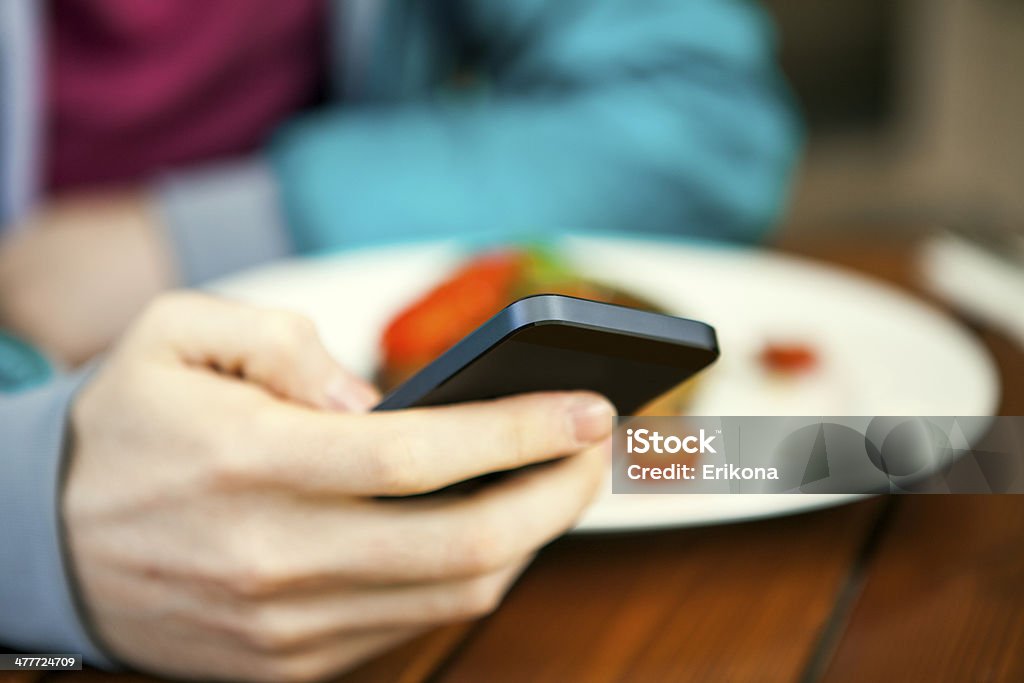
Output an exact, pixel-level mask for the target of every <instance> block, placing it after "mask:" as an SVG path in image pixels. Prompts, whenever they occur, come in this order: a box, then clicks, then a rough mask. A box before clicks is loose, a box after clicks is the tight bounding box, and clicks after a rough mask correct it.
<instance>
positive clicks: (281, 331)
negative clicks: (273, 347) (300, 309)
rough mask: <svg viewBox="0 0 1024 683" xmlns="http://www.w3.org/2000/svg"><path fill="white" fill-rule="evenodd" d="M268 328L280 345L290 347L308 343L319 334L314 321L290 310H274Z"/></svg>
mask: <svg viewBox="0 0 1024 683" xmlns="http://www.w3.org/2000/svg"><path fill="white" fill-rule="evenodd" d="M269 315H270V319H269V321H268V325H267V329H268V331H269V334H270V335H271V337H272V338H273V339H274V340H275V341H276V342H277V344H278V345H279V346H282V347H285V348H289V347H295V346H301V345H304V344H306V343H308V342H309V341H310V340H311V339H315V338H316V336H317V333H316V326H315V325H314V324H313V321H312V320H310V319H309V318H307V317H306V316H304V315H299V314H298V313H292V312H290V311H273V312H271V313H270V314H269Z"/></svg>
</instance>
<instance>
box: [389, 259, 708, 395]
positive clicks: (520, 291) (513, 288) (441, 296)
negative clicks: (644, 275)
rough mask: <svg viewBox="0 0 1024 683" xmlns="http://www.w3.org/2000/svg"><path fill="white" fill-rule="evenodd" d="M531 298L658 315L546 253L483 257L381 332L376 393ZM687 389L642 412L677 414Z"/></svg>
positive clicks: (640, 299) (651, 305) (630, 295)
mask: <svg viewBox="0 0 1024 683" xmlns="http://www.w3.org/2000/svg"><path fill="white" fill-rule="evenodd" d="M534 294H563V295H567V296H576V297H580V298H584V299H594V300H597V301H604V302H607V303H612V304H619V305H622V306H631V307H633V308H641V309H645V310H649V311H655V312H659V313H664V312H666V311H665V310H664V309H662V308H661V307H660V306H658V305H656V304H654V303H652V302H651V301H648V300H646V299H644V298H643V297H640V296H637V295H635V294H633V293H630V292H627V291H625V290H622V289H620V288H618V287H613V286H610V285H608V284H605V283H600V282H596V281H594V280H592V279H589V278H587V277H585V276H583V275H582V274H580V273H578V272H577V271H575V270H574V269H573V268H572V267H571V266H570V265H569V264H568V263H567V262H566V261H565V260H564V259H562V258H561V257H560V256H559V255H558V254H557V253H556V252H554V251H552V250H550V249H546V248H542V247H515V248H506V249H501V250H497V251H491V252H485V253H483V254H480V255H477V256H475V257H473V258H471V259H470V260H469V261H468V262H466V263H465V264H463V265H462V266H461V267H459V268H458V269H457V270H456V271H455V272H454V273H453V274H452V275H451V276H450V277H448V278H447V279H446V280H444V281H443V282H441V283H440V284H439V285H437V286H436V287H434V288H433V289H432V290H430V291H429V292H427V293H426V294H424V295H423V296H421V297H420V298H418V299H417V300H415V301H414V302H413V303H412V304H410V305H409V306H408V307H406V308H405V309H404V310H402V311H401V312H399V314H398V315H397V316H396V317H395V318H394V319H393V320H392V321H391V323H390V324H389V325H388V326H387V328H386V329H385V330H384V334H383V337H382V339H381V350H382V364H381V366H380V368H379V371H378V381H379V382H380V384H381V386H382V388H383V389H384V390H390V389H393V388H394V387H396V386H398V385H399V384H400V383H402V382H403V381H405V380H406V379H408V378H409V377H411V376H412V375H413V374H415V373H416V372H417V371H418V370H419V369H420V368H422V367H424V366H425V365H427V364H428V363H430V362H431V361H433V360H434V359H435V358H437V357H438V356H440V355H441V354H442V353H444V352H445V351H446V350H447V349H449V348H450V347H451V346H453V345H454V344H455V343H456V342H458V341H459V340H460V339H462V338H463V337H464V336H466V335H467V334H469V333H470V332H472V331H473V330H474V329H476V328H477V327H479V326H480V325H482V324H483V323H485V322H486V321H487V320H488V319H489V318H490V317H491V316H493V315H494V314H495V313H497V312H498V311H500V310H501V309H502V308H504V307H505V306H507V305H508V304H510V303H512V302H513V301H516V300H517V299H521V298H522V297H525V296H531V295H534ZM692 385H693V382H692V381H691V382H686V383H685V384H684V385H681V388H680V389H677V390H673V391H672V392H670V393H669V394H666V395H665V396H663V397H661V398H659V399H658V400H657V401H656V402H655V403H652V404H651V406H653V407H654V408H655V409H656V411H660V412H651V411H650V408H648V409H647V410H645V412H646V413H647V414H655V415H657V414H678V413H679V412H680V409H681V404H682V400H683V396H684V392H683V390H682V387H686V388H687V392H686V393H687V394H688V391H689V388H690V387H691V386H692ZM666 411H667V412H666Z"/></svg>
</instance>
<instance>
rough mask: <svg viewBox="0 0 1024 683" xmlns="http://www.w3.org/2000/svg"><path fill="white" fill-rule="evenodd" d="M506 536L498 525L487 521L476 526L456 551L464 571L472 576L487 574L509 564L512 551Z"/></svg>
mask: <svg viewBox="0 0 1024 683" xmlns="http://www.w3.org/2000/svg"><path fill="white" fill-rule="evenodd" d="M506 536H507V535H506V533H505V532H504V531H503V530H502V528H501V527H500V526H499V525H497V524H494V523H487V522H485V521H480V522H478V523H476V524H474V525H473V527H472V528H471V529H470V530H468V531H466V532H465V533H464V534H463V536H462V538H461V539H460V540H459V541H458V542H457V547H456V549H455V557H456V558H458V560H457V563H458V564H459V566H460V568H461V569H462V571H463V572H465V573H467V574H471V575H477V574H486V573H488V572H491V571H494V570H496V569H498V568H499V567H501V566H503V565H505V564H507V562H508V559H509V555H510V551H509V541H508V539H507V537H506Z"/></svg>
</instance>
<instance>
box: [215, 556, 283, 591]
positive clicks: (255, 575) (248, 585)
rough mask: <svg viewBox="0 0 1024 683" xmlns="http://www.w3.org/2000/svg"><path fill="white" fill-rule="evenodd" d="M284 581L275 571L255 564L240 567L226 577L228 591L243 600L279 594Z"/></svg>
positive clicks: (225, 582) (225, 583)
mask: <svg viewBox="0 0 1024 683" xmlns="http://www.w3.org/2000/svg"><path fill="white" fill-rule="evenodd" d="M284 583H285V582H284V581H283V580H282V578H281V577H280V576H279V575H278V574H276V573H275V572H273V571H270V570H268V569H266V568H263V567H260V566H258V565H254V564H253V565H246V566H242V567H238V568H236V569H235V570H234V571H232V572H231V573H230V575H228V576H227V577H226V578H225V579H224V585H225V588H227V590H228V592H229V593H231V594H232V595H234V596H235V597H236V598H241V599H242V600H260V599H263V598H269V597H272V596H274V595H277V594H278V593H279V592H280V591H281V589H282V587H283V585H284Z"/></svg>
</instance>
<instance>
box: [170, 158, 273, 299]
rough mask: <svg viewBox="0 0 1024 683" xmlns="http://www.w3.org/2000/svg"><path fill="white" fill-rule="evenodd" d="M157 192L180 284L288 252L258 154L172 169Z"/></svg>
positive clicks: (270, 180) (266, 169) (194, 282)
mask: <svg viewBox="0 0 1024 683" xmlns="http://www.w3.org/2000/svg"><path fill="white" fill-rule="evenodd" d="M155 191H156V204H157V210H158V212H159V215H160V218H161V222H162V223H163V225H164V228H165V229H166V232H167V237H168V239H169V241H170V243H171V246H172V249H173V250H174V253H175V255H176V257H177V262H178V269H179V273H180V276H181V282H180V283H179V284H182V285H185V286H191V285H197V284H200V283H202V282H205V281H207V280H211V279H213V278H216V277H219V276H221V275H226V274H228V273H231V272H234V271H236V270H242V269H243V268H248V267H250V266H255V265H258V264H260V263H264V262H266V261H271V260H273V259H278V258H282V257H284V256H287V255H289V254H290V253H292V244H291V240H290V238H289V236H288V231H287V227H286V224H285V220H284V216H283V213H282V210H281V207H280V204H279V201H278V193H277V182H276V181H275V179H274V177H273V174H272V172H271V170H270V167H269V166H268V165H267V164H266V163H265V162H264V161H263V160H262V159H248V160H243V161H235V162H231V163H223V164H217V165H213V166H208V167H204V168H201V169H198V170H194V171H190V172H187V173H177V174H171V175H168V176H166V177H164V178H161V179H160V180H158V181H157V183H156V187H155Z"/></svg>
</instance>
